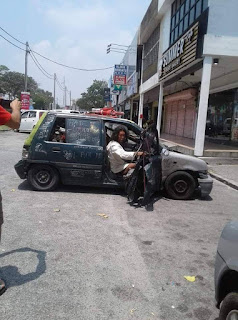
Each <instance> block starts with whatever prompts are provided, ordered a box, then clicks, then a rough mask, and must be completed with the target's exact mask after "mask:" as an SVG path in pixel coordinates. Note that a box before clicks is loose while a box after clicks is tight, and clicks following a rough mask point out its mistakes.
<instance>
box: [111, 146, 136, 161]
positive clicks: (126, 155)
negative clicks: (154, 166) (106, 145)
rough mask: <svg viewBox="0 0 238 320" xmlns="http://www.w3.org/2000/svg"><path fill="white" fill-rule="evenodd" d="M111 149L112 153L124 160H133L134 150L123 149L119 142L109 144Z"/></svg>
mask: <svg viewBox="0 0 238 320" xmlns="http://www.w3.org/2000/svg"><path fill="white" fill-rule="evenodd" d="M111 151H112V153H113V154H115V155H117V156H118V157H119V158H121V159H123V160H126V161H128V160H133V159H134V157H135V154H136V153H135V152H130V151H125V150H124V149H123V148H122V146H121V145H120V144H119V143H114V144H113V145H112V146H111Z"/></svg>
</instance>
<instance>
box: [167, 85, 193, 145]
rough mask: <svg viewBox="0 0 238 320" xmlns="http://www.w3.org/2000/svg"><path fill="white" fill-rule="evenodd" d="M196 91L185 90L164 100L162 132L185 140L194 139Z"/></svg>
mask: <svg viewBox="0 0 238 320" xmlns="http://www.w3.org/2000/svg"><path fill="white" fill-rule="evenodd" d="M196 104H197V90H196V89H193V88H192V89H187V90H183V91H181V92H178V93H174V94H171V95H168V96H166V97H165V98H164V118H163V132H164V133H166V134H169V135H175V136H179V137H185V138H191V139H192V138H194V136H195V122H196V116H197V113H196Z"/></svg>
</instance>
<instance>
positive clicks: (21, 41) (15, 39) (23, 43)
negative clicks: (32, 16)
mask: <svg viewBox="0 0 238 320" xmlns="http://www.w3.org/2000/svg"><path fill="white" fill-rule="evenodd" d="M0 29H1V30H2V31H3V32H5V33H6V34H7V35H9V36H10V37H11V38H12V39H14V40H16V41H17V42H19V43H21V44H23V45H25V43H24V42H22V41H20V40H18V39H17V38H15V37H13V36H12V35H11V34H10V33H8V32H7V31H6V30H4V29H3V28H2V27H0Z"/></svg>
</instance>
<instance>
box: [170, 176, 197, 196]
mask: <svg viewBox="0 0 238 320" xmlns="http://www.w3.org/2000/svg"><path fill="white" fill-rule="evenodd" d="M195 189H196V181H195V179H194V177H193V176H192V175H191V174H189V173H188V172H185V171H176V172H174V173H172V174H171V175H169V176H168V178H167V179H166V181H165V190H166V192H167V194H168V195H169V197H171V198H172V199H175V200H187V199H190V198H191V197H192V195H193V193H194V191H195Z"/></svg>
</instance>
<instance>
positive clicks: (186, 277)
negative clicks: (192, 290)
mask: <svg viewBox="0 0 238 320" xmlns="http://www.w3.org/2000/svg"><path fill="white" fill-rule="evenodd" d="M184 278H185V279H186V280H187V281H189V282H194V281H196V277H195V276H184Z"/></svg>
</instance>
